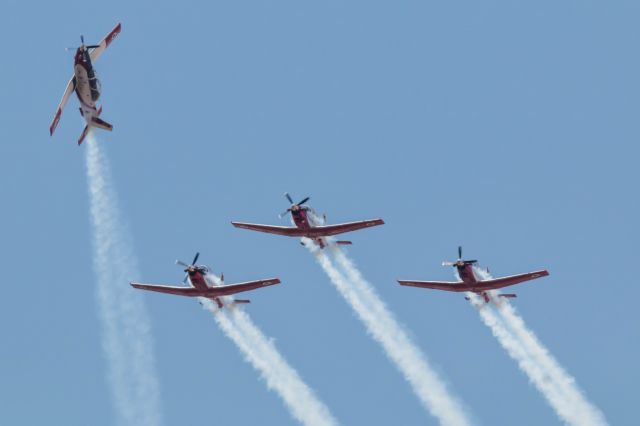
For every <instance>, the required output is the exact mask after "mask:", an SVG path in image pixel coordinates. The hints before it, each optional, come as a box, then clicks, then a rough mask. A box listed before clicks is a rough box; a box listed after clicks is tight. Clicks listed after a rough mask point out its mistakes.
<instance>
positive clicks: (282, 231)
mask: <svg viewBox="0 0 640 426" xmlns="http://www.w3.org/2000/svg"><path fill="white" fill-rule="evenodd" d="M120 30H121V24H117V25H116V26H115V27H114V28H113V30H111V32H109V34H107V35H106V37H105V38H104V39H103V40H102V41H101V42H100V43H99V44H96V45H85V43H84V37H83V36H80V41H81V44H80V47H78V48H77V50H76V54H75V58H74V75H73V76H72V77H71V80H69V83H68V84H67V87H66V89H65V91H64V94H63V96H62V100H61V101H60V104H59V105H58V109H57V110H56V114H55V116H54V118H53V121H52V122H51V125H50V126H49V132H50V134H51V135H53V132H54V131H55V129H56V126H57V125H58V122H59V121H60V117H61V115H62V111H63V109H64V107H65V105H66V104H67V101H68V100H69V97H70V96H71V93H73V92H75V93H76V95H77V97H78V100H79V102H80V114H81V115H82V116H83V117H84V119H85V121H86V123H87V124H86V126H85V128H84V130H83V131H82V134H81V135H80V138H79V139H78V145H80V144H82V141H83V140H84V138H85V137H86V136H87V133H88V132H89V130H90V128H92V127H97V128H101V129H105V130H109V131H111V130H112V129H113V126H112V125H111V124H109V123H107V122H106V121H104V120H102V119H101V118H100V117H99V116H100V114H101V112H102V107H100V108H97V107H96V102H97V101H98V99H99V98H100V81H99V80H98V78H97V76H96V72H95V70H94V68H93V63H94V62H95V61H96V60H97V59H98V58H99V57H100V56H101V55H102V53H103V52H104V51H105V49H106V48H107V47H109V45H110V44H111V43H112V42H113V40H114V39H115V38H116V37H117V36H118V34H120ZM284 196H285V197H286V199H287V200H288V201H289V203H290V206H289V208H287V210H286V211H285V212H283V213H282V214H280V218H283V217H285V216H286V215H288V214H290V215H291V219H292V221H293V224H294V226H277V225H262V224H256V223H245V222H231V223H232V224H233V226H235V227H236V228H242V229H249V230H251V231H258V232H265V233H269V234H276V235H284V236H287V237H299V238H308V239H310V240H311V241H313V243H315V244H316V245H317V246H318V247H320V248H321V249H324V248H325V247H327V246H328V245H329V244H336V245H350V244H352V243H351V241H346V240H338V241H333V240H332V239H329V237H333V236H335V235H339V234H343V233H346V232H352V231H357V230H360V229H364V228H370V227H373V226H379V225H384V221H383V220H382V219H371V220H362V221H356V222H348V223H340V224H336V225H326V224H325V222H326V216H322V217H320V216H318V215H317V214H315V212H314V211H313V210H312V209H311V208H310V207H308V206H306V205H305V204H306V203H307V202H308V201H309V199H310V198H309V197H306V198H304V199H303V200H302V201H300V202H298V203H294V202H293V199H292V198H291V196H290V195H289V194H288V193H285V194H284ZM301 244H303V245H304V242H303V241H301ZM199 255H200V254H199V253H196V256H195V257H194V259H193V261H192V262H191V264H190V265H188V264H186V263H184V262H181V261H176V263H177V264H179V265H182V266H184V267H185V270H184V271H185V272H186V275H185V278H184V280H183V284H186V283H187V281H188V282H189V284H190V285H191V286H190V287H185V286H170V285H158V284H142V283H137V282H131V283H130V284H131V286H133V287H135V288H137V289H141V290H148V291H156V292H160V293H167V294H173V295H178V296H188V297H205V298H208V299H211V300H213V301H214V302H215V303H216V304H217V305H218V307H220V308H222V307H223V305H224V304H223V301H222V299H221V298H222V297H223V296H229V295H233V294H236V293H240V292H244V291H249V290H255V289H258V288H261V287H267V286H271V285H274V284H279V283H280V280H279V279H278V278H271V279H266V280H257V281H250V282H245V283H238V284H229V285H224V284H222V285H220V286H209V285H208V284H207V281H206V280H205V276H206V274H207V273H208V272H209V269H208V268H207V267H206V266H204V265H196V262H197V260H198V257H199ZM476 263H477V261H476V260H463V259H462V247H458V260H457V261H455V262H444V263H443V265H445V266H453V267H455V268H456V269H457V272H458V275H459V277H460V279H461V281H459V282H448V281H415V280H413V281H412V280H398V282H399V283H400V284H401V285H403V286H413V287H421V288H429V289H435V290H444V291H452V292H474V293H476V294H478V295H480V296H481V297H482V298H483V299H484V300H485V302H487V303H488V302H489V301H490V300H491V298H490V293H489V291H490V290H496V289H499V288H503V287H507V286H511V285H514V284H519V283H522V282H525V281H529V280H533V279H536V278H541V277H544V276H547V275H549V272H548V271H547V270H540V271H535V272H529V273H526V274H519V275H512V276H508V277H502V278H495V279H488V280H486V279H485V280H483V279H481V278H479V277H478V276H477V275H476V274H475V273H474V267H473V265H474V264H476ZM221 280H222V281H224V275H222V277H221ZM499 296H500V297H505V298H513V297H516V295H515V294H514V293H506V294H500V295H499ZM241 303H249V300H234V302H233V304H241Z"/></svg>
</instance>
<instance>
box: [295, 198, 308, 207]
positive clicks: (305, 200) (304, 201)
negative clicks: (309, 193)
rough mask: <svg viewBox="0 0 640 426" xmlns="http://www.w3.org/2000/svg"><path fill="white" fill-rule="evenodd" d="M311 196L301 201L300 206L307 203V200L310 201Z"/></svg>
mask: <svg viewBox="0 0 640 426" xmlns="http://www.w3.org/2000/svg"><path fill="white" fill-rule="evenodd" d="M310 198H311V197H307V198H305V199H304V200H302V201H300V202H299V203H298V205H299V206H301V205H303V204H304V203H306V202H307V201H309V199H310Z"/></svg>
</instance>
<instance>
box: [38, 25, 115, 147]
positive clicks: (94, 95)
mask: <svg viewBox="0 0 640 426" xmlns="http://www.w3.org/2000/svg"><path fill="white" fill-rule="evenodd" d="M120 29H121V25H120V24H118V25H116V26H115V28H114V29H113V30H111V32H110V33H109V34H107V36H106V37H105V38H104V39H103V40H102V41H101V42H100V44H96V45H91V46H87V45H85V44H84V37H83V36H80V41H81V44H80V47H78V49H77V50H76V55H75V58H74V66H73V77H71V80H69V83H68V84H67V88H66V89H65V91H64V94H63V95H62V100H61V101H60V105H58V109H57V110H56V115H55V116H54V117H53V121H52V122H51V125H50V126H49V133H50V134H51V136H53V132H54V131H55V130H56V127H57V126H58V121H60V116H61V115H62V110H63V109H64V107H65V105H66V104H67V101H68V100H69V96H71V93H72V92H74V91H75V92H76V95H77V96H78V101H80V115H82V116H83V117H84V120H85V121H86V122H87V125H86V126H85V127H84V130H83V131H82V133H81V134H80V139H78V145H80V144H81V143H82V141H83V140H84V138H85V137H86V136H87V133H89V129H90V128H91V127H98V128H100V129H104V130H108V131H111V130H113V126H112V125H111V124H109V123H107V122H106V121H104V120H102V119H101V118H100V117H99V116H100V113H102V107H100V108H99V109H98V108H96V102H97V101H98V98H100V80H98V77H97V76H96V72H95V70H94V68H93V62H95V61H96V59H98V58H99V57H100V55H102V52H104V51H105V49H106V48H107V47H109V45H110V44H111V42H112V41H113V39H115V38H116V37H117V35H118V34H120Z"/></svg>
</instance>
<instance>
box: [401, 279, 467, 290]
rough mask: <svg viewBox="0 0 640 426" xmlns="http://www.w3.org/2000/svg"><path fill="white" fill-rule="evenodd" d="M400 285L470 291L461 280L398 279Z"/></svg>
mask: <svg viewBox="0 0 640 426" xmlns="http://www.w3.org/2000/svg"><path fill="white" fill-rule="evenodd" d="M398 282H399V283H400V285H406V286H411V287H421V288H432V289H434V290H445V291H455V292H460V291H471V287H470V286H468V285H466V284H464V283H463V282H461V281H459V282H449V281H407V280H398Z"/></svg>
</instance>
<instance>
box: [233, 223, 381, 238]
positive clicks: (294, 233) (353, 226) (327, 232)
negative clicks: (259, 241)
mask: <svg viewBox="0 0 640 426" xmlns="http://www.w3.org/2000/svg"><path fill="white" fill-rule="evenodd" d="M231 224H232V225H233V226H235V227H236V228H243V229H249V230H251V231H258V232H266V233H268V234H277V235H285V236H287V237H310V238H316V237H328V236H331V235H338V234H342V233H344V232H350V231H356V230H358V229H363V228H369V227H371V226H376V225H383V224H384V221H383V220H382V219H373V220H362V221H359V222H349V223H342V224H339V225H323V226H314V227H312V228H309V229H300V228H296V227H293V226H274V225H259V224H256V223H243V222H231Z"/></svg>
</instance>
